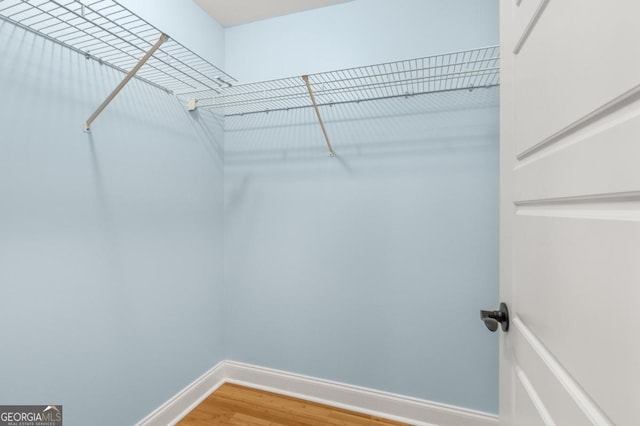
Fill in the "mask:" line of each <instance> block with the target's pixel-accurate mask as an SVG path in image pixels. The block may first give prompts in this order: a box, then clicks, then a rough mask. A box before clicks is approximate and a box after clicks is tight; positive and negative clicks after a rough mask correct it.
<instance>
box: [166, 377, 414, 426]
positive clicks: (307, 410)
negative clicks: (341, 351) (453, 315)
mask: <svg viewBox="0 0 640 426" xmlns="http://www.w3.org/2000/svg"><path fill="white" fill-rule="evenodd" d="M178 425H179V426H204V425H236V426H266V425H269V426H280V425H287V426H294V425H295V426H325V425H336V426H337V425H340V426H350V425H354V426H356V425H378V426H383V425H404V426H407V425H405V423H398V422H394V421H391V420H385V419H381V418H379V417H374V416H369V415H366V414H360V413H355V412H353V411H347V410H342V409H339V408H333V407H328V406H326V405H322V404H317V403H315V402H309V401H304V400H301V399H297V398H291V397H289V396H284V395H278V394H275V393H271V392H264V391H261V390H257V389H252V388H247V387H244V386H238V385H234V384H230V383H225V384H224V385H222V386H220V387H219V388H218V390H216V391H215V392H214V393H212V394H211V395H210V396H209V397H208V398H207V399H205V400H204V401H203V402H202V403H201V404H200V405H198V406H197V407H196V408H195V409H194V410H193V411H192V412H191V413H189V414H188V415H187V416H186V417H185V418H184V419H182V421H180V423H178Z"/></svg>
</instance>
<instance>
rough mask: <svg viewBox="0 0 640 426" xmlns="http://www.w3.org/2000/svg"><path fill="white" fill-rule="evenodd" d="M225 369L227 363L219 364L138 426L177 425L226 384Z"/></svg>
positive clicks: (137, 424)
mask: <svg viewBox="0 0 640 426" xmlns="http://www.w3.org/2000/svg"><path fill="white" fill-rule="evenodd" d="M225 369H226V366H225V361H222V362H220V363H218V364H217V365H216V366H215V367H213V368H212V369H211V370H209V371H207V372H206V373H204V374H203V375H202V376H200V377H199V378H197V379H196V380H195V381H194V382H193V383H191V384H190V385H189V386H187V387H186V388H184V389H182V390H181V391H180V392H178V393H177V394H176V395H174V396H173V397H172V398H171V399H170V400H168V401H167V402H165V403H164V404H162V405H161V406H160V407H158V408H157V409H156V410H154V411H153V412H152V413H151V414H149V415H148V416H147V417H145V418H144V419H142V420H140V421H139V422H138V423H136V426H167V425H169V426H173V425H175V424H176V423H178V422H179V421H180V420H181V419H182V418H183V417H184V416H186V415H187V414H189V412H191V411H192V410H193V409H194V408H196V406H197V405H198V404H200V403H201V402H202V401H204V400H205V399H206V398H207V397H208V396H209V395H211V394H212V393H213V392H214V391H215V390H216V389H218V388H219V387H220V386H221V385H222V384H223V383H224V381H225Z"/></svg>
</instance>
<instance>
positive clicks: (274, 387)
mask: <svg viewBox="0 0 640 426" xmlns="http://www.w3.org/2000/svg"><path fill="white" fill-rule="evenodd" d="M225 372H226V376H227V379H226V381H227V382H229V383H236V384H240V385H246V386H250V387H254V388H258V389H262V390H265V391H271V392H276V393H280V394H284V395H288V396H292V397H296V398H302V399H306V400H308V401H313V402H318V403H321V404H326V405H330V406H333V407H338V408H343V409H347V410H353V411H358V412H361V413H365V414H370V415H374V416H378V417H382V418H386V419H389V420H396V421H400V422H404V423H409V424H412V425H416V426H497V425H498V417H497V416H495V415H492V414H487V413H483V412H479V411H474V410H468V409H465V408H459V407H455V406H450V405H445V404H439V403H435V402H430V401H425V400H421V399H417V398H411V397H406V396H401V395H395V394H392V393H388V392H381V391H376V390H372V389H367V388H363V387H359V386H353V385H347V384H344V383H338V382H333V381H330V380H324V379H317V378H314V377H309V376H303V375H300V374H294V373H288V372H285V371H279V370H274V369H271V368H264V367H258V366H254V365H249V364H244V363H240V362H234V361H226V362H225Z"/></svg>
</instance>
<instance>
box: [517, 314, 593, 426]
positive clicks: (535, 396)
mask: <svg viewBox="0 0 640 426" xmlns="http://www.w3.org/2000/svg"><path fill="white" fill-rule="evenodd" d="M509 333H510V336H509V338H510V339H511V340H513V341H514V342H516V343H515V344H514V348H515V351H514V358H515V359H516V361H517V362H516V364H517V369H516V376H517V378H518V381H520V382H521V383H522V384H523V388H525V389H527V390H528V392H527V394H528V396H529V398H531V399H532V401H536V403H535V406H536V407H537V410H538V411H539V412H540V414H539V415H540V416H541V418H545V419H547V424H557V425H559V426H561V425H588V424H590V423H591V422H590V421H589V418H588V416H587V414H585V412H584V411H583V409H582V408H581V407H580V405H579V403H578V400H579V397H578V398H574V397H572V396H571V395H570V394H569V393H568V392H567V388H570V389H576V384H575V381H574V380H573V379H572V378H571V377H570V376H569V375H568V374H566V372H564V371H563V369H562V367H561V366H560V365H559V364H558V363H557V362H555V361H554V360H553V357H552V356H551V355H550V352H549V351H548V350H547V349H546V348H545V347H544V346H543V345H542V344H541V343H540V341H538V340H537V339H536V338H535V336H534V335H533V333H532V332H531V330H529V329H528V327H527V326H526V325H525V324H524V322H523V318H522V317H520V318H519V319H518V320H516V321H514V322H513V328H512V329H511V330H510V332H509ZM525 371H527V372H528V373H525ZM518 424H520V423H518ZM522 424H523V425H524V424H526V422H522Z"/></svg>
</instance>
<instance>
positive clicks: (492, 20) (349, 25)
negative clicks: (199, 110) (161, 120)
mask: <svg viewBox="0 0 640 426" xmlns="http://www.w3.org/2000/svg"><path fill="white" fill-rule="evenodd" d="M225 33H226V34H225V36H226V57H225V59H226V69H227V71H228V72H229V73H230V74H231V75H233V76H234V77H235V78H237V79H238V80H239V81H241V82H245V83H246V82H251V81H260V80H269V79H276V78H281V77H286V76H291V75H302V74H311V73H315V72H321V71H331V70H335V69H341V68H348V67H354V66H362V65H370V64H376V63H381V62H388V61H396V60H403V59H409V58H416V57H422V56H428V55H435V54H440V53H447V52H453V51H458V50H464V49H469V48H476V47H484V46H489V45H494V44H498V1H497V0H354V1H351V2H348V3H344V4H341V5H337V6H330V7H325V8H322V9H315V10H310V11H306V12H302V13H296V14H292V15H287V16H283V17H279V18H275V19H267V20H264V21H258V22H254V23H250V24H246V25H239V26H236V27H231V28H228V29H227V30H226V31H225Z"/></svg>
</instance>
